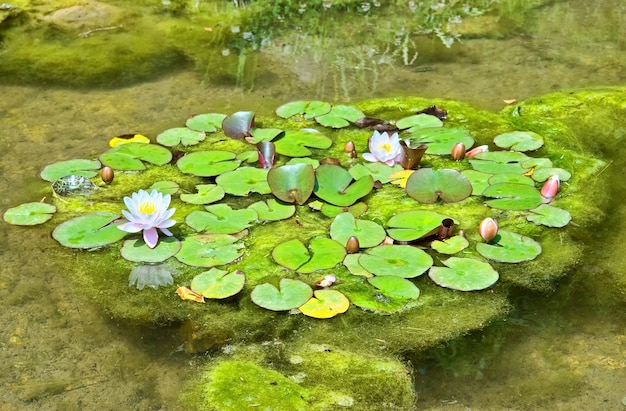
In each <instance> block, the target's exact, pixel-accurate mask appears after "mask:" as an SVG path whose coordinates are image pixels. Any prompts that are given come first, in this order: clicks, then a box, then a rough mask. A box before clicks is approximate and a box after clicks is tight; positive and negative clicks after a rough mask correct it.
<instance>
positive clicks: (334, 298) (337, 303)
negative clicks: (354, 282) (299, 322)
mask: <svg viewBox="0 0 626 411" xmlns="http://www.w3.org/2000/svg"><path fill="white" fill-rule="evenodd" d="M349 307H350V300H348V298H347V297H346V296H345V295H343V294H342V293H340V292H339V291H336V290H317V291H315V292H314V296H313V297H311V299H310V300H309V301H307V302H306V303H304V305H302V306H301V307H300V308H299V309H300V311H301V312H302V314H304V315H307V316H309V317H313V318H332V317H334V316H336V315H337V314H342V313H345V312H346V311H348V308H349Z"/></svg>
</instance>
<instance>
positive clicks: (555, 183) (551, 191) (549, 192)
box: [541, 174, 561, 200]
mask: <svg viewBox="0 0 626 411" xmlns="http://www.w3.org/2000/svg"><path fill="white" fill-rule="evenodd" d="M560 186H561V180H560V179H559V176H558V175H556V174H555V175H553V176H551V177H550V178H548V179H547V180H546V182H545V183H543V187H541V195H542V196H543V197H544V198H545V199H547V200H552V199H553V198H554V197H555V196H556V193H558V192H559V187H560Z"/></svg>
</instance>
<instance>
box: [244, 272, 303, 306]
mask: <svg viewBox="0 0 626 411" xmlns="http://www.w3.org/2000/svg"><path fill="white" fill-rule="evenodd" d="M279 288H280V289H278V288H276V287H275V286H274V285H272V284H269V283H264V284H259V285H257V286H256V287H254V290H252V293H250V298H251V299H252V301H253V302H254V303H255V304H256V305H258V306H259V307H262V308H265V309H267V310H272V311H287V310H292V309H294V308H298V307H300V306H301V305H303V304H304V303H306V302H307V301H309V299H310V298H311V297H312V296H313V290H312V289H311V287H310V286H309V285H308V284H306V283H303V282H302V281H299V280H292V279H290V278H283V279H282V280H280V283H279Z"/></svg>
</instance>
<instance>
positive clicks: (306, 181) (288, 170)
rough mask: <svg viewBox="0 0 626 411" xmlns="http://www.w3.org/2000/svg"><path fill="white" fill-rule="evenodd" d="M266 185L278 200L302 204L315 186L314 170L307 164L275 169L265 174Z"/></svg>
mask: <svg viewBox="0 0 626 411" xmlns="http://www.w3.org/2000/svg"><path fill="white" fill-rule="evenodd" d="M267 183H268V184H269V187H270V189H271V191H272V194H274V195H275V196H276V197H277V198H278V199H279V200H282V201H285V202H287V203H297V204H300V205H302V204H304V203H305V202H306V200H308V199H309V197H310V196H311V193H312V192H313V187H314V186H315V170H313V167H312V166H310V165H309V164H292V165H284V166H280V167H275V168H272V169H270V171H269V172H268V173H267Z"/></svg>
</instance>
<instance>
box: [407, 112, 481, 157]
mask: <svg viewBox="0 0 626 411" xmlns="http://www.w3.org/2000/svg"><path fill="white" fill-rule="evenodd" d="M429 117H432V116H429ZM405 140H408V141H409V142H410V144H409V145H410V146H411V147H415V146H418V145H420V144H427V145H428V149H427V150H426V153H428V154H437V155H449V154H450V152H451V151H452V147H454V145H455V144H456V143H463V144H464V145H465V147H466V148H467V149H469V148H470V147H471V146H473V145H474V139H473V138H472V136H471V135H470V134H469V133H468V132H467V131H466V130H465V129H462V128H420V129H418V130H415V131H414V132H412V133H411V134H410V135H409V136H408V137H407V138H405Z"/></svg>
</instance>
